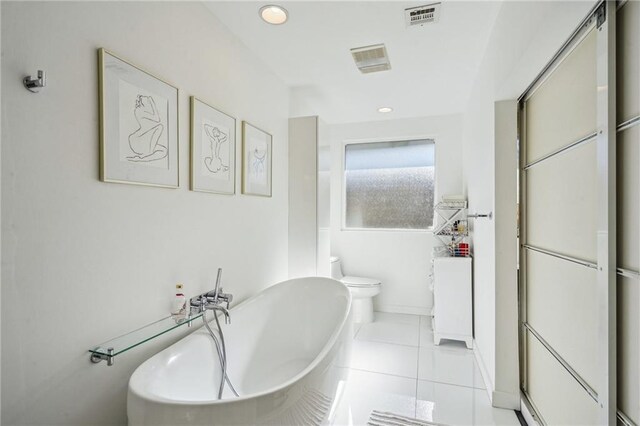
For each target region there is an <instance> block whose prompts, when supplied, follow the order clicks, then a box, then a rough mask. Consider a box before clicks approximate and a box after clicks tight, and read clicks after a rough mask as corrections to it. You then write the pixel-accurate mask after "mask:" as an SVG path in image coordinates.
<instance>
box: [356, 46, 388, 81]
mask: <svg viewBox="0 0 640 426" xmlns="http://www.w3.org/2000/svg"><path fill="white" fill-rule="evenodd" d="M351 55H352V56H353V60H354V61H356V66H357V67H358V69H359V70H360V72H361V73H363V74H368V73H371V72H378V71H386V70H390V69H391V64H390V63H389V57H388V56H387V49H386V48H385V47H384V44H376V45H374V46H364V47H356V48H355V49H351Z"/></svg>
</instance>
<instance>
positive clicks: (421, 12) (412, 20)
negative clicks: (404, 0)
mask: <svg viewBox="0 0 640 426" xmlns="http://www.w3.org/2000/svg"><path fill="white" fill-rule="evenodd" d="M404 17H405V23H406V25H407V28H410V27H416V26H423V25H424V24H433V23H436V22H438V21H439V20H440V3H433V4H428V5H426V6H418V7H412V8H409V9H405V10H404Z"/></svg>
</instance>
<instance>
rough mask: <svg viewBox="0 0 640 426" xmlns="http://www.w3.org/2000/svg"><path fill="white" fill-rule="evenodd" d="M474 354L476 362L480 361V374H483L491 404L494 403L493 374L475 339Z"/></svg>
mask: <svg viewBox="0 0 640 426" xmlns="http://www.w3.org/2000/svg"><path fill="white" fill-rule="evenodd" d="M473 356H474V357H475V358H476V362H477V363H478V367H480V374H481V375H482V380H483V381H484V388H485V389H486V391H487V395H488V396H489V401H491V405H493V382H491V376H489V371H488V370H487V367H486V366H485V364H484V361H483V360H482V355H480V350H479V349H478V344H477V343H476V341H475V339H474V340H473Z"/></svg>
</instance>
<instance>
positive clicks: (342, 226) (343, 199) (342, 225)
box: [340, 135, 439, 234]
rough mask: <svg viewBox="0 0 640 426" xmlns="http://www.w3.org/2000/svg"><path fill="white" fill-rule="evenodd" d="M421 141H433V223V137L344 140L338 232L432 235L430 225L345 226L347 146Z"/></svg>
mask: <svg viewBox="0 0 640 426" xmlns="http://www.w3.org/2000/svg"><path fill="white" fill-rule="evenodd" d="M422 140H430V141H433V167H434V169H435V170H434V174H433V207H434V217H433V220H434V222H435V220H436V217H435V205H436V200H437V199H438V192H439V191H438V149H437V147H438V145H437V137H436V136H434V135H418V136H416V135H412V136H406V137H392V138H385V137H382V138H366V139H344V140H343V141H342V143H341V146H340V147H341V149H340V157H341V158H340V159H341V162H340V173H341V177H340V202H341V205H340V231H343V232H352V231H353V232H362V231H364V232H414V233H424V234H433V229H434V226H433V225H434V224H431V226H430V227H429V228H426V229H420V228H354V227H348V226H347V182H346V170H345V167H346V163H347V155H346V154H347V145H358V144H366V143H379V142H411V141H422Z"/></svg>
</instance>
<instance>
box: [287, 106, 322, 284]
mask: <svg viewBox="0 0 640 426" xmlns="http://www.w3.org/2000/svg"><path fill="white" fill-rule="evenodd" d="M317 183H318V117H295V118H290V119H289V278H299V277H310V276H315V275H316V273H317V266H316V264H317V262H318V213H317V211H318V210H317V206H318V203H317V201H318V195H317V192H318V191H317V189H318V185H317Z"/></svg>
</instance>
